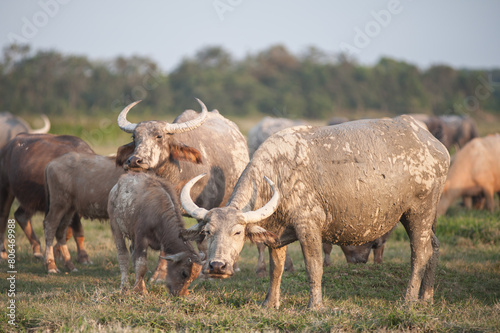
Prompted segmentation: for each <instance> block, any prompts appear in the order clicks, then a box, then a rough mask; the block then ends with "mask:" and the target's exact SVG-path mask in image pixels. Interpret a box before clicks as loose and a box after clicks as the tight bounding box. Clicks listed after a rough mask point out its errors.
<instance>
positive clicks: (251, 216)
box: [181, 173, 280, 224]
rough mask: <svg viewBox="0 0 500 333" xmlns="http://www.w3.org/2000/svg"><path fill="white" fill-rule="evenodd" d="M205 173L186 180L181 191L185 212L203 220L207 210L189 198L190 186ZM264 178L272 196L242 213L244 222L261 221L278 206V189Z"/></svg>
mask: <svg viewBox="0 0 500 333" xmlns="http://www.w3.org/2000/svg"><path fill="white" fill-rule="evenodd" d="M205 175H206V173H204V174H201V175H199V176H196V177H194V178H193V179H191V180H190V181H189V182H187V184H186V185H184V187H183V188H182V192H181V204H182V207H183V208H184V210H185V211H186V213H188V214H189V215H190V216H192V217H194V218H195V219H197V220H203V219H204V218H205V216H206V215H207V213H208V210H206V209H205V208H201V207H198V206H197V205H196V204H195V203H194V202H193V199H191V188H192V187H193V185H194V184H195V183H196V182H197V181H198V180H200V179H201V178H203V177H205ZM264 179H265V180H266V182H267V183H268V184H269V186H271V189H272V190H273V196H272V197H271V200H269V201H268V202H267V203H266V204H265V205H264V206H263V207H262V208H259V209H257V210H255V211H250V212H246V213H243V217H244V223H245V224H248V223H257V222H259V221H262V220H263V219H265V218H267V217H269V216H271V215H272V214H273V213H274V211H275V210H276V209H277V208H278V204H279V199H280V195H279V191H278V189H277V188H276V185H275V184H274V183H273V181H272V180H270V179H269V178H267V177H264Z"/></svg>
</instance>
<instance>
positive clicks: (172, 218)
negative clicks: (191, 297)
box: [108, 173, 201, 296]
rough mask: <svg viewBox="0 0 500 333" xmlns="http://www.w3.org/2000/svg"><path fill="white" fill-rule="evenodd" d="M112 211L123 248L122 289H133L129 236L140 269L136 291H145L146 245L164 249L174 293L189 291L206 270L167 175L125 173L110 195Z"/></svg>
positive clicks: (120, 255) (114, 228) (169, 284)
mask: <svg viewBox="0 0 500 333" xmlns="http://www.w3.org/2000/svg"><path fill="white" fill-rule="evenodd" d="M108 213H109V217H110V222H111V230H112V232H113V238H114V240H115V245H116V249H117V250H118V263H119V265H120V272H121V288H122V290H126V289H127V288H128V270H129V255H128V250H127V247H126V244H125V238H128V239H130V240H131V242H132V244H131V249H133V250H132V260H133V262H134V270H135V285H134V287H133V290H134V291H135V292H137V293H140V294H146V293H147V290H146V284H145V283H144V274H145V273H146V271H147V269H148V268H147V249H148V247H151V248H152V249H154V250H161V251H162V253H164V254H166V255H167V256H166V257H165V258H164V259H165V260H167V261H168V264H167V265H168V275H167V281H166V282H167V287H168V288H169V290H170V293H171V294H172V295H176V296H184V295H187V294H188V287H189V285H190V284H191V282H192V281H193V280H194V279H195V278H196V277H197V276H198V275H199V273H200V271H201V260H200V257H199V256H198V254H197V253H196V252H195V251H194V249H193V247H192V246H191V244H190V243H189V242H185V241H184V240H183V239H181V238H180V237H179V236H180V232H181V230H183V229H184V221H183V220H182V216H181V212H180V205H179V203H178V200H177V194H176V192H175V190H174V189H173V188H172V186H171V185H170V183H169V182H167V181H166V180H165V179H162V178H159V177H156V176H154V175H149V174H146V173H131V174H126V175H123V176H122V177H120V179H119V180H118V183H117V184H116V185H115V186H114V187H113V188H112V190H111V192H110V194H109V203H108Z"/></svg>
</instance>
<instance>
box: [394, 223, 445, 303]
mask: <svg viewBox="0 0 500 333" xmlns="http://www.w3.org/2000/svg"><path fill="white" fill-rule="evenodd" d="M434 218H435V214H434ZM401 222H402V223H403V225H404V227H405V229H406V232H407V233H408V236H409V237H410V248H411V275H410V281H409V283H408V288H407V289H406V295H405V301H406V302H407V303H411V302H415V301H417V300H418V299H419V298H420V299H422V300H430V301H432V296H433V293H434V292H433V290H434V274H435V270H436V266H437V262H438V256H439V242H438V241H437V238H436V236H435V235H434V233H433V231H432V229H431V226H432V225H433V223H434V221H433V218H432V217H430V216H429V214H427V215H423V214H422V215H421V216H411V217H405V216H403V218H402V219H401ZM419 222H420V223H419Z"/></svg>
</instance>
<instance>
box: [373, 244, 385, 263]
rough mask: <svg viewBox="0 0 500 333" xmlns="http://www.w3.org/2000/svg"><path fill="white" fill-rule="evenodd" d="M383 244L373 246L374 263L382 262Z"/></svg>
mask: <svg viewBox="0 0 500 333" xmlns="http://www.w3.org/2000/svg"><path fill="white" fill-rule="evenodd" d="M384 247H385V244H382V245H381V246H379V247H376V248H373V262H374V263H376V264H381V263H382V262H383V259H382V258H383V256H384Z"/></svg>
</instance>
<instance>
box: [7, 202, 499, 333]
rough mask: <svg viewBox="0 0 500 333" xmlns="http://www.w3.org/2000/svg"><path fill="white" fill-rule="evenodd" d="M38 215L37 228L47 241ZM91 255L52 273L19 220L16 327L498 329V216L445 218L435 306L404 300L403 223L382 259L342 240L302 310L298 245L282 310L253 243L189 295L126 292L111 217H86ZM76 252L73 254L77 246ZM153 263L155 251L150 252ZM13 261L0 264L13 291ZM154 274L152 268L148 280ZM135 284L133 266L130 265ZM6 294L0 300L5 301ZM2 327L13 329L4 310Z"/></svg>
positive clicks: (152, 288)
mask: <svg viewBox="0 0 500 333" xmlns="http://www.w3.org/2000/svg"><path fill="white" fill-rule="evenodd" d="M190 223H192V221H188V224H190ZM41 224H42V223H41V217H40V216H37V217H36V219H35V227H36V232H37V234H38V236H39V237H40V238H43V231H42V230H41ZM84 226H85V233H86V245H87V249H88V251H89V254H90V256H91V260H92V261H93V264H92V265H89V266H85V265H80V264H78V263H76V267H77V268H78V270H79V271H78V272H74V273H66V272H64V267H63V266H62V263H58V265H59V268H60V269H61V270H62V271H63V273H61V274H58V275H51V276H48V275H47V273H46V270H45V268H44V266H43V264H42V261H39V260H36V259H34V258H33V256H32V253H31V248H30V246H29V244H28V242H27V240H26V237H25V236H24V234H23V232H22V231H21V230H20V229H19V227H17V230H16V245H17V262H16V269H17V272H18V273H17V275H16V278H17V281H16V297H15V299H16V323H17V327H16V330H19V331H55V332H119V331H121V332H142V331H181V332H185V331H215V332H217V331H224V332H225V331H236V332H248V331H306V332H330V331H349V332H355V331H356V332H357V331H410V330H419V331H440V332H498V331H500V302H499V299H500V233H499V232H498V231H499V230H500V213H495V214H493V215H492V214H489V213H487V212H482V211H481V212H479V211H470V212H468V211H464V210H462V209H459V208H454V210H452V212H451V215H449V216H447V217H444V218H442V219H440V220H439V223H438V232H437V233H438V237H439V238H440V242H441V256H440V263H439V267H438V269H437V277H436V288H435V297H434V304H433V305H426V304H418V305H416V306H413V307H411V308H410V307H407V306H405V305H404V304H403V302H402V297H403V295H404V292H405V289H406V285H407V283H408V280H409V274H410V263H409V260H410V251H409V243H408V241H407V237H406V235H405V232H404V228H402V227H401V226H399V227H398V228H397V229H396V230H395V232H394V233H393V235H392V236H391V238H390V239H389V240H388V242H387V244H386V251H385V253H384V260H385V262H384V263H383V264H381V265H374V264H373V263H371V261H372V259H371V258H370V263H368V264H366V265H347V264H346V263H345V259H344V257H343V254H342V253H341V251H340V249H339V248H338V247H335V248H334V251H333V254H332V260H333V262H334V265H333V266H332V267H328V268H325V272H324V275H323V300H324V309H322V310H318V311H311V310H308V309H306V305H307V301H308V292H309V287H308V283H307V276H306V272H305V268H304V263H303V259H302V253H301V251H300V246H299V244H298V243H294V244H292V245H291V246H290V252H291V256H292V258H293V260H294V264H295V268H296V272H295V273H293V274H290V273H284V276H283V280H282V287H281V291H282V297H281V308H280V309H279V310H272V309H267V308H263V307H261V306H260V303H261V302H262V301H263V299H264V297H265V293H266V291H267V288H268V285H269V278H264V279H259V278H258V277H257V276H256V274H255V267H256V263H257V258H256V252H257V250H256V248H255V246H251V245H250V244H248V245H246V246H245V248H244V249H243V252H242V255H241V260H240V266H241V269H242V271H241V272H240V273H237V274H236V275H235V276H234V277H232V278H230V279H226V280H196V281H195V282H194V283H193V284H192V285H191V287H190V290H191V294H190V295H189V296H187V297H185V298H175V297H171V296H170V295H169V294H168V291H167V289H166V287H165V286H163V285H151V284H147V287H148V290H149V295H147V296H145V297H139V296H136V295H122V294H121V292H120V290H119V285H120V280H119V268H118V264H117V260H116V250H115V248H114V243H113V241H112V236H111V232H110V230H109V226H108V224H106V223H99V222H91V221H85V224H84ZM70 250H71V253H72V256H73V257H76V253H75V251H76V250H75V246H74V243H73V241H70ZM149 253H150V255H149V267H150V270H151V271H152V270H154V268H155V265H156V260H157V253H155V252H154V251H150V252H149ZM6 271H7V266H6V264H5V262H3V263H1V266H0V280H1V281H2V286H3V287H2V289H3V290H6V289H7V287H8V286H7V284H6V278H7V274H6ZM150 275H151V272H149V273H148V278H149V276H150ZM130 280H131V281H133V271H132V270H131V271H130ZM8 300H9V299H8V297H7V293H6V292H2V294H1V296H0V301H1V302H0V304H2V307H5V306H6V304H7V302H8ZM0 318H1V319H0V331H13V330H12V327H11V326H10V325H9V324H8V323H7V321H8V318H7V316H6V313H5V311H2V312H1V314H0Z"/></svg>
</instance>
